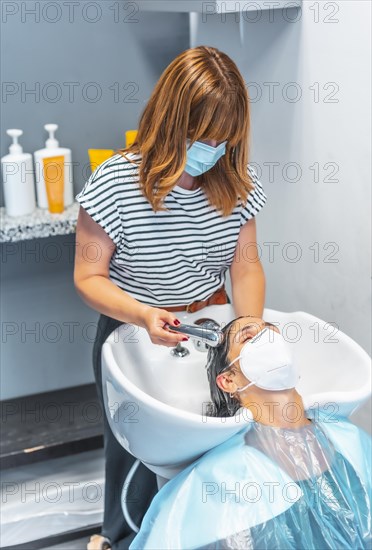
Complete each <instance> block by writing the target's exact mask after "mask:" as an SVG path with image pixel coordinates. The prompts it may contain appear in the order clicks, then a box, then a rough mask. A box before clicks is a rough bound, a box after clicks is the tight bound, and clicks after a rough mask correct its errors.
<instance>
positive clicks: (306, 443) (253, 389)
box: [130, 317, 372, 550]
mask: <svg viewBox="0 0 372 550" xmlns="http://www.w3.org/2000/svg"><path fill="white" fill-rule="evenodd" d="M223 330H224V339H223V342H222V343H221V344H220V345H219V346H218V347H216V348H211V349H210V350H209V352H208V363H207V372H208V379H209V383H210V390H211V400H212V405H211V410H210V415H213V416H232V415H234V414H236V413H238V414H247V415H250V417H251V418H252V422H250V423H249V425H248V427H247V426H245V427H244V428H243V429H242V430H241V431H240V432H239V433H238V434H236V435H235V436H233V437H231V438H230V439H228V440H227V441H226V442H224V443H222V444H221V445H218V446H217V447H215V448H214V449H212V450H210V451H208V452H207V453H205V454H204V455H203V456H202V457H200V458H199V459H198V460H196V461H195V462H194V463H193V464H191V465H190V466H188V467H187V468H186V469H185V470H183V471H182V472H180V473H179V474H178V475H177V476H176V477H174V478H173V479H172V480H170V481H169V482H168V483H167V484H166V485H164V486H163V488H162V489H161V490H160V491H159V493H158V494H157V495H156V496H155V498H154V499H153V501H152V503H151V506H150V508H149V510H148V511H147V513H146V515H145V517H144V519H143V522H142V525H141V529H140V531H139V533H138V534H137V536H136V537H135V539H134V540H133V542H132V544H131V546H130V550H135V549H141V550H142V549H155V548H156V549H172V550H173V549H182V550H185V549H200V550H201V549H203V550H204V549H234V550H236V549H260V550H265V549H267V550H272V549H273V548H278V549H280V550H284V549H293V550H298V549H302V548H303V549H314V550H319V549H335V550H340V549H346V548H350V549H353V550H354V549H357V548H358V549H362V548H363V549H364V548H370V547H371V542H372V539H371V439H370V437H369V436H368V435H367V434H366V433H365V432H364V431H363V430H361V429H359V428H357V427H356V426H354V425H353V424H352V423H351V422H350V421H348V420H347V419H346V418H343V417H339V416H337V415H335V414H326V413H325V412H324V411H321V410H317V409H308V410H306V411H305V409H304V406H303V401H302V398H301V396H300V394H299V393H298V392H297V391H296V384H297V382H298V379H299V375H300V372H299V371H300V368H301V365H299V366H298V365H295V364H294V362H293V358H292V355H291V350H290V347H289V346H288V344H287V343H286V342H285V340H284V339H283V337H282V335H281V334H280V332H279V330H278V328H276V327H275V326H273V325H270V324H269V323H265V322H264V321H263V320H262V319H258V318H250V317H239V318H237V319H235V320H234V321H232V322H231V323H229V324H228V325H226V327H225V328H224V329H223ZM298 367H299V368H298ZM331 409H332V410H334V407H333V408H331Z"/></svg>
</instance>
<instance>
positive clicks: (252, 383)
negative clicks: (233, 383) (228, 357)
mask: <svg viewBox="0 0 372 550" xmlns="http://www.w3.org/2000/svg"><path fill="white" fill-rule="evenodd" d="M240 357H241V355H239V356H238V357H236V358H235V359H234V360H233V361H231V363H229V364H228V365H227V367H226V368H229V367H230V366H231V365H232V364H233V363H235V362H236V361H237V360H238V359H240ZM254 384H255V382H249V384H247V385H246V386H243V387H242V388H236V390H235V391H234V393H232V392H229V396H230V398H231V399H232V398H233V397H234V395H235V394H236V392H239V393H240V392H242V391H244V390H246V389H247V388H249V386H253V385H254Z"/></svg>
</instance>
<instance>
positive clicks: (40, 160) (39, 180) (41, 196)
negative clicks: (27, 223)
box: [34, 124, 74, 208]
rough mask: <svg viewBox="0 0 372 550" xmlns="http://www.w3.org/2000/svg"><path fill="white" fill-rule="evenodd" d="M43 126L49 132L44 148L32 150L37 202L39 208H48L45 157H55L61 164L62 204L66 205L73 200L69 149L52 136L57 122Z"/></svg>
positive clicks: (46, 162)
mask: <svg viewBox="0 0 372 550" xmlns="http://www.w3.org/2000/svg"><path fill="white" fill-rule="evenodd" d="M44 128H45V130H46V131H47V132H49V138H48V139H47V140H46V143H45V148H44V149H39V150H38V151H35V152H34V158H35V174H36V195H37V204H38V206H39V208H49V203H48V196H47V190H46V184H45V177H46V176H47V173H48V160H47V159H49V162H51V161H52V160H54V158H55V162H56V165H57V164H58V166H62V169H63V172H64V173H63V174H62V177H63V182H64V191H63V193H64V206H65V207H66V206H69V205H70V204H72V203H73V202H74V193H73V183H72V181H73V180H72V164H71V149H67V148H66V147H59V143H58V141H57V140H56V139H55V137H54V132H55V131H56V130H57V129H58V124H45V126H44ZM51 157H53V159H51ZM61 157H63V158H61ZM54 171H55V170H54Z"/></svg>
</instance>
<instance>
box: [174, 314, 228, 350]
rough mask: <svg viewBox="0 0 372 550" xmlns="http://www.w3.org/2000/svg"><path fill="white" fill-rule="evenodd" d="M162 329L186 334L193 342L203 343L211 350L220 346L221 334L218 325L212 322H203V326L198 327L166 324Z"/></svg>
mask: <svg viewBox="0 0 372 550" xmlns="http://www.w3.org/2000/svg"><path fill="white" fill-rule="evenodd" d="M201 321H202V320H201ZM206 321H211V320H209V319H208V320H206ZM212 323H213V325H212ZM208 325H209V326H208ZM164 328H167V329H170V330H172V331H174V332H181V333H182V334H186V336H189V337H190V338H192V339H193V340H197V341H198V342H203V343H204V344H206V345H207V346H211V347H212V348H215V347H216V346H218V345H219V344H221V342H222V340H223V332H222V331H221V330H220V328H219V325H218V324H217V323H215V322H214V321H211V322H209V323H208V322H203V324H200V325H198V324H195V325H183V324H181V325H178V326H177V327H176V326H173V325H170V324H169V323H166V324H165V325H164Z"/></svg>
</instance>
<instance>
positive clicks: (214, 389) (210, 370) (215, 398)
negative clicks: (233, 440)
mask: <svg viewBox="0 0 372 550" xmlns="http://www.w3.org/2000/svg"><path fill="white" fill-rule="evenodd" d="M245 317H247V316H246V315H241V316H240V317H236V318H235V319H233V320H232V321H230V322H229V323H227V325H226V326H225V327H221V331H222V332H223V335H224V338H223V341H222V343H221V344H220V345H218V346H216V347H215V348H212V347H210V348H209V349H208V356H207V365H206V368H207V375H208V382H209V389H210V395H211V403H209V404H208V406H207V409H206V414H207V415H208V416H234V415H235V414H236V413H237V411H238V410H239V409H240V407H241V404H240V402H239V401H238V399H236V398H234V397H230V394H229V393H228V392H225V391H223V390H221V389H220V388H219V387H218V385H217V383H216V378H217V376H218V375H219V374H221V372H224V371H226V372H227V371H228V370H233V369H234V367H231V369H228V364H229V361H228V359H227V356H228V353H229V350H230V335H231V331H232V325H233V323H234V322H235V321H237V320H238V319H243V318H245ZM265 325H266V326H271V327H275V325H274V324H272V323H269V322H267V321H265Z"/></svg>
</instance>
